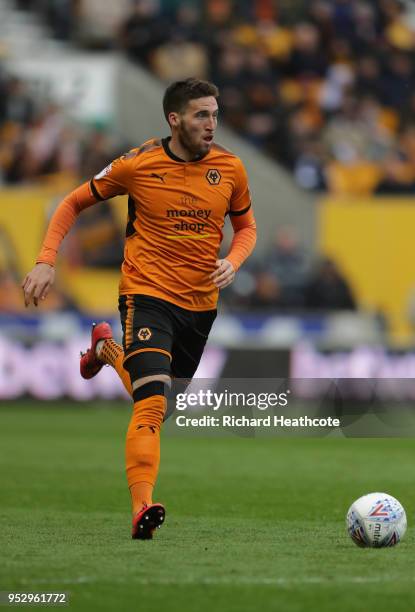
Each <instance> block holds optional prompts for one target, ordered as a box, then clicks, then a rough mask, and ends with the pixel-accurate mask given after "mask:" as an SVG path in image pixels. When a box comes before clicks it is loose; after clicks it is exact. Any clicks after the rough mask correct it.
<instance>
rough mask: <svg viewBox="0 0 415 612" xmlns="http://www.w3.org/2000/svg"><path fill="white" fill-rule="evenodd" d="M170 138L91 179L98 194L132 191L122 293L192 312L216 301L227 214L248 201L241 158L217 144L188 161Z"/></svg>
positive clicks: (132, 153) (240, 211)
mask: <svg viewBox="0 0 415 612" xmlns="http://www.w3.org/2000/svg"><path fill="white" fill-rule="evenodd" d="M168 141H169V138H166V139H163V140H156V139H153V140H150V141H148V142H146V143H145V144H144V145H143V146H141V147H139V148H137V149H132V151H130V152H129V153H127V154H125V155H123V156H122V157H120V158H118V159H116V160H115V161H113V162H112V163H111V164H109V165H108V166H107V167H106V168H104V170H102V172H100V173H99V174H97V175H96V176H95V177H94V178H93V179H92V180H91V183H90V186H91V190H92V192H93V194H94V195H95V197H96V198H98V199H100V200H106V199H108V198H111V197H113V196H117V195H122V194H128V223H127V230H126V242H125V249H124V262H123V264H122V275H121V281H120V294H134V293H135V294H136V293H143V294H145V295H151V296H153V297H159V298H161V299H164V300H167V301H169V302H173V303H174V304H177V305H178V306H181V307H182V308H187V309H189V310H210V309H213V308H215V307H216V303H217V298H218V289H217V288H216V287H215V285H214V284H213V282H212V281H211V280H210V278H209V275H210V274H212V272H213V271H214V270H215V262H216V260H217V257H218V252H219V247H220V243H221V241H222V228H223V225H224V222H225V215H226V214H228V213H229V214H230V215H242V214H244V213H245V212H247V211H248V210H249V208H250V206H251V202H250V194H249V188H248V180H247V175H246V171H245V168H244V166H243V164H242V162H241V160H240V159H239V158H238V157H237V156H236V155H234V154H233V153H231V152H230V151H227V150H226V149H224V148H223V147H221V146H219V145H216V144H213V145H212V148H211V149H210V151H209V152H208V153H207V154H206V155H205V156H204V157H203V158H201V159H198V160H196V161H189V162H185V161H183V160H181V159H179V158H177V157H176V156H175V155H174V154H173V153H172V152H171V151H170V149H169V146H168Z"/></svg>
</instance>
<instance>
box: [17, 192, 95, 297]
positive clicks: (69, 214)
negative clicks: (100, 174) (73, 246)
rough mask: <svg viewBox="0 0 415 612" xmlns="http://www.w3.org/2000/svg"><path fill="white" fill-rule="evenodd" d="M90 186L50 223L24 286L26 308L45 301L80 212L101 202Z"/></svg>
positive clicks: (64, 205)
mask: <svg viewBox="0 0 415 612" xmlns="http://www.w3.org/2000/svg"><path fill="white" fill-rule="evenodd" d="M97 201H98V200H97V198H96V196H95V195H94V194H93V193H92V191H91V187H90V184H89V183H84V184H83V185H81V186H80V187H78V188H77V189H75V190H74V191H72V192H71V193H70V194H69V195H67V196H66V197H65V198H64V200H62V202H61V203H60V204H59V205H58V207H57V209H56V210H55V212H54V213H53V216H52V218H51V220H50V223H49V226H48V229H47V231H46V236H45V239H44V241H43V244H42V248H41V250H40V253H39V256H38V258H37V259H36V265H35V266H34V268H33V269H32V270H31V271H30V272H29V273H28V274H27V275H26V277H25V279H24V280H23V283H22V288H23V293H24V301H25V305H26V306H29V304H30V303H31V302H33V304H34V305H35V306H37V305H38V301H39V300H44V299H45V297H46V296H47V294H48V293H49V290H50V288H51V286H52V285H53V282H54V280H55V262H56V256H57V254H58V250H59V247H60V244H61V242H62V240H63V239H64V237H65V236H66V234H67V233H68V231H69V230H70V229H71V227H72V226H73V224H74V223H75V221H76V219H77V217H78V215H79V213H80V212H81V211H82V210H84V209H85V208H88V207H89V206H92V205H93V204H95V203H96V202H97Z"/></svg>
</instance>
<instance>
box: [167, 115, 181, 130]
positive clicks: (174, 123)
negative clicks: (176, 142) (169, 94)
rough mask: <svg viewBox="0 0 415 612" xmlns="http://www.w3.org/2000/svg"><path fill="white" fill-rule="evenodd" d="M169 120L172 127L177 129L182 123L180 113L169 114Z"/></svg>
mask: <svg viewBox="0 0 415 612" xmlns="http://www.w3.org/2000/svg"><path fill="white" fill-rule="evenodd" d="M167 119H168V122H169V124H170V127H177V126H178V125H179V123H180V119H179V113H169V115H168V117H167Z"/></svg>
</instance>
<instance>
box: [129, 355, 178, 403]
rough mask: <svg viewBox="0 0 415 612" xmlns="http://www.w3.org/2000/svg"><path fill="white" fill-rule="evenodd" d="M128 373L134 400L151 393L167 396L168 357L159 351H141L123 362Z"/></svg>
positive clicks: (169, 378) (168, 380)
mask: <svg viewBox="0 0 415 612" xmlns="http://www.w3.org/2000/svg"><path fill="white" fill-rule="evenodd" d="M124 368H125V369H126V370H127V371H128V373H129V374H130V379H131V386H132V391H133V399H134V402H138V401H140V400H144V399H146V398H148V397H151V396H152V395H163V396H165V397H166V396H167V394H168V392H169V389H170V386H171V377H170V358H169V356H168V354H166V353H164V352H163V353H162V352H160V351H157V350H154V351H142V352H139V353H136V354H135V355H131V357H129V358H127V360H126V361H125V362H124Z"/></svg>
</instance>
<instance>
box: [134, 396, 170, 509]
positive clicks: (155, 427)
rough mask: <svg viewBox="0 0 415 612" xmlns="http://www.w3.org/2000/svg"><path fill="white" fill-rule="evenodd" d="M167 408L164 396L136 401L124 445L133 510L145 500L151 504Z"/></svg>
mask: <svg viewBox="0 0 415 612" xmlns="http://www.w3.org/2000/svg"><path fill="white" fill-rule="evenodd" d="M165 410H166V398H165V397H164V396H163V395H152V396H151V397H147V398H146V399H144V400H140V401H138V402H135V404H134V411H133V414H132V417H131V420H130V424H129V426H128V431H127V440H126V445H125V463H126V471H127V481H128V486H129V488H130V492H131V500H132V504H133V512H137V511H138V510H140V509H141V507H142V506H143V503H147V504H148V503H152V502H151V499H152V491H153V487H154V485H155V483H156V480H157V474H158V470H159V464H160V427H161V424H162V422H163V416H164V412H165ZM143 496H144V497H143ZM138 506H139V507H138Z"/></svg>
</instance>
